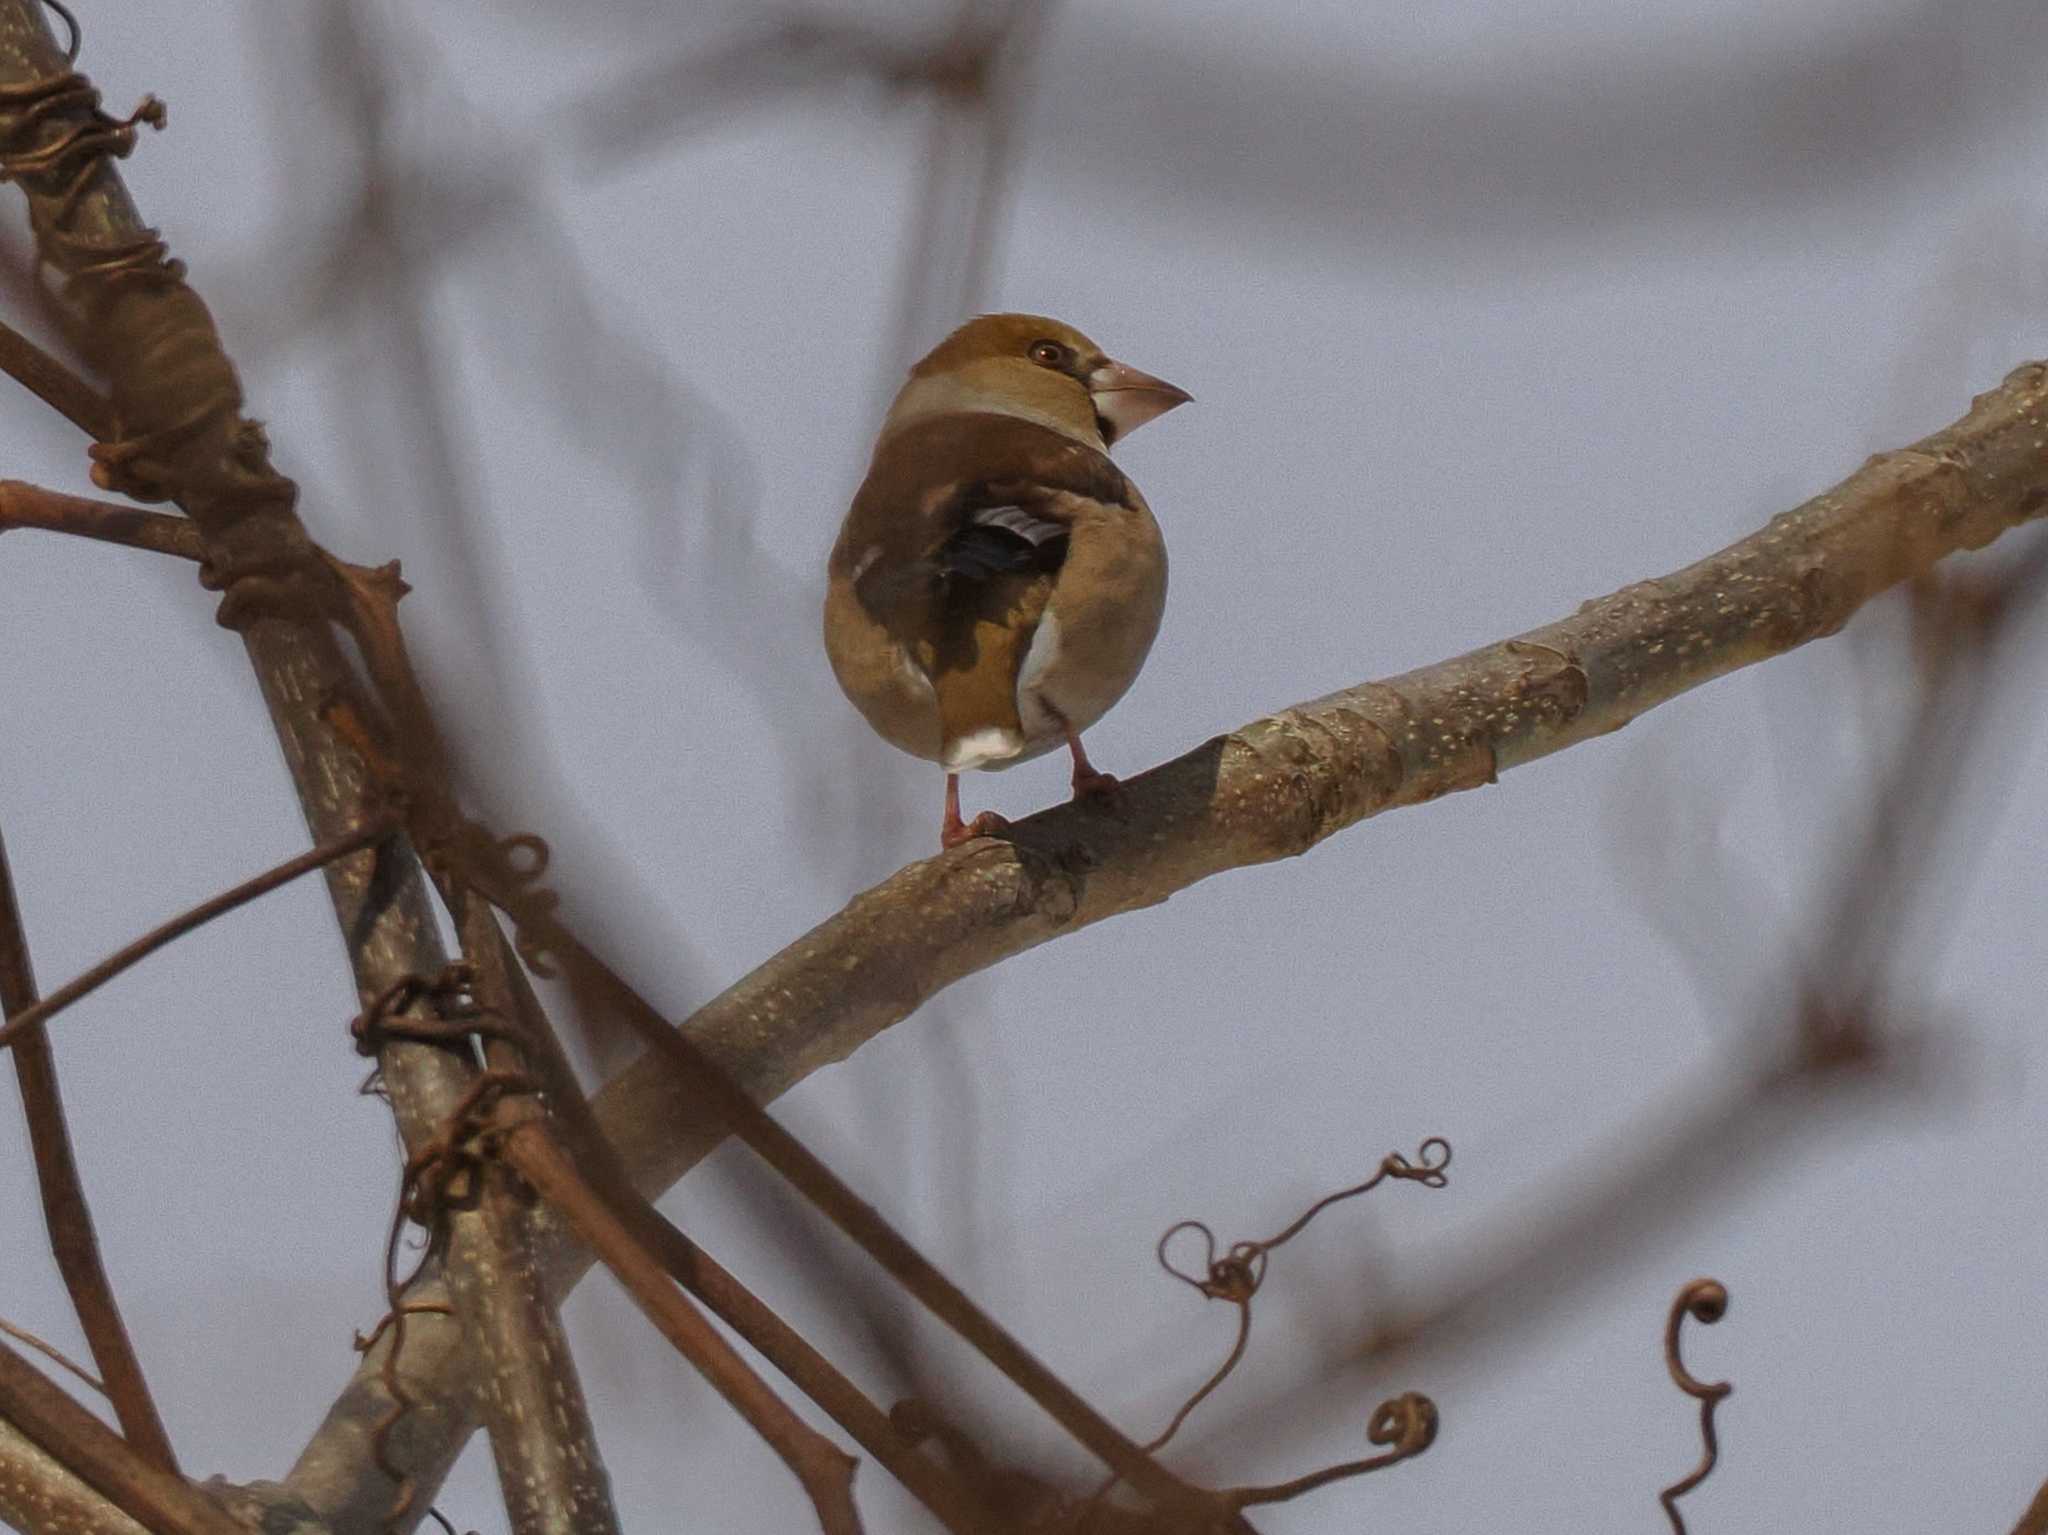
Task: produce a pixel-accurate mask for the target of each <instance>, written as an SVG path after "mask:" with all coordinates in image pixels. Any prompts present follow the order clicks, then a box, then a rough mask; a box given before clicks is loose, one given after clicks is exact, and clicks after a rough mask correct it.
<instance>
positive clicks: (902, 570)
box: [825, 314, 1189, 847]
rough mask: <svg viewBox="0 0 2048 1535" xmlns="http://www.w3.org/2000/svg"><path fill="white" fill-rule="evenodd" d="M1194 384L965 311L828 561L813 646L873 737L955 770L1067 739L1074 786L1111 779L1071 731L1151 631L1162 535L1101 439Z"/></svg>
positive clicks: (912, 393) (1025, 322)
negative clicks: (821, 640)
mask: <svg viewBox="0 0 2048 1535" xmlns="http://www.w3.org/2000/svg"><path fill="white" fill-rule="evenodd" d="M1188 398H1189V396H1188V395H1187V394H1186V393H1185V392H1184V391H1182V390H1180V389H1176V388H1175V387H1174V386H1173V385H1171V384H1169V383H1165V382H1163V381H1162V380H1160V379H1156V378H1153V377H1152V376H1151V375H1150V374H1146V373H1140V372H1139V371H1138V370H1137V369H1136V368H1133V367H1130V366H1128V365H1127V364H1124V363H1120V362H1116V361H1114V360H1112V359H1111V358H1108V357H1105V356H1104V355H1103V354H1102V349H1101V348H1100V347H1098V346H1096V344H1095V343H1094V342H1092V341H1090V340H1089V339H1088V338H1087V337H1086V336H1084V335H1082V334H1081V333H1080V332H1079V331H1077V330H1074V329H1073V328H1072V327H1070V326H1066V325H1062V324H1060V322H1059V321H1057V320H1048V319H1045V318H1044V317H1042V316H1040V315H1029V314H992V315H983V316H981V317H980V318H979V319H975V320H970V321H969V322H968V323H967V324H965V325H963V326H961V327H960V328H959V329H958V330H956V331H954V332H953V334H952V335H950V336H948V337H947V338H946V339H945V340H944V341H942V342H940V343H939V345H938V346H937V347H936V348H935V349H934V350H933V351H932V353H931V354H930V355H929V356H927V357H926V358H925V359H924V360H923V361H922V362H920V363H918V364H917V366H916V367H914V368H912V369H911V370H910V378H909V381H908V382H906V383H905V384H904V386H903V389H902V391H901V392H900V393H899V394H898V395H897V396H896V400H895V403H894V404H892V405H891V406H890V407H889V414H888V416H887V417H886V418H885V419H884V420H883V422H882V434H881V437H880V439H879V440H878V441H877V442H876V444H875V456H874V460H873V462H872V463H871V464H870V465H869V466H868V474H867V478H866V479H865V480H864V481H863V482H862V483H861V487H860V490H859V492H858V493H857V494H856V495H855V496H854V498H853V506H852V508H851V509H850V510H849V511H848V512H847V514H846V522H845V524H844V525H843V526H842V527H841V528H840V530H839V541H838V543H837V544H835V545H834V546H833V549H832V559H831V563H830V565H829V566H828V582H827V586H826V593H825V650H826V653H827V654H828V655H829V656H830V657H831V658H832V670H833V673H834V674H835V675H836V676H837V677H838V679H839V686H840V687H841V688H842V689H844V690H845V693H846V696H847V697H848V698H850V699H852V700H853V704H854V707H855V708H857V709H859V710H860V712H861V713H862V714H863V715H865V716H866V717H867V722H868V723H869V724H870V725H872V726H874V727H875V729H876V731H877V732H879V733H880V735H881V736H882V739H884V740H885V741H888V742H889V743H890V744H891V745H893V746H897V747H900V748H902V749H903V750H904V751H907V752H909V753H911V754H912V755H913V756H917V757H925V758H929V759H930V760H932V761H934V762H937V763H938V764H939V765H940V766H941V767H943V768H944V769H945V770H946V814H945V821H944V823H943V825H942V827H941V830H940V833H939V842H940V845H941V846H943V847H953V846H955V845H957V844H958V843H961V842H964V841H966V840H967V839H968V838H970V837H978V836H986V835H988V834H989V833H991V832H995V831H1000V830H1001V829H1002V828H1003V826H1004V824H1005V823H1004V821H1003V819H1002V817H1000V816H998V815H995V814H993V813H991V812H987V811H984V812H983V813H982V814H980V815H978V816H976V817H975V818H974V820H973V821H971V822H966V823H963V822H962V821H961V819H960V778H959V775H960V774H961V773H963V772H965V771H966V770H968V769H970V768H983V769H996V768H1006V767H1010V766H1011V765H1013V764H1015V763H1018V762H1022V761H1024V760H1025V759H1026V758H1029V757H1035V756H1037V755H1039V753H1041V752H1046V751H1050V750H1052V749H1053V748H1054V747H1056V746H1059V745H1060V744H1062V743H1065V745H1066V746H1067V748H1068V750H1070V751H1071V752H1072V753H1073V754H1074V792H1075V794H1076V795H1077V796H1079V795H1087V794H1100V793H1105V792H1107V791H1109V790H1111V789H1114V788H1115V786H1116V780H1115V779H1114V778H1112V777H1111V776H1110V775H1109V774H1107V773H1098V772H1096V771H1095V769H1094V768H1093V767H1092V766H1091V765H1090V764H1089V761H1088V756H1087V753H1085V752H1084V751H1082V749H1081V732H1082V731H1084V730H1086V729H1087V728H1088V727H1089V726H1090V725H1093V724H1094V723H1095V722H1096V721H1097V720H1098V719H1100V718H1101V717H1102V716H1103V713H1104V712H1105V711H1106V710H1107V709H1108V708H1109V706H1110V705H1111V704H1113V703H1115V702H1116V701H1117V699H1119V698H1121V697H1122V696H1123V693H1124V690H1125V689H1126V688H1128V687H1129V686H1130V685H1131V682H1132V680H1133V679H1134V678H1135V677H1136V676H1137V675H1138V668H1139V667H1140V666H1141V665H1142V664H1144V660H1145V652H1146V651H1148V650H1150V649H1151V648H1152V638H1153V636H1154V635H1155V634H1157V633H1158V632H1159V616H1160V612H1161V610H1162V608H1163V607H1164V605H1165V601H1166V545H1165V544H1164V542H1163V541H1162V540H1161V539H1160V536H1159V527H1158V524H1156V523H1155V522H1153V520H1152V513H1151V511H1150V510H1149V509H1148V508H1147V507H1146V505H1145V499H1144V497H1142V496H1140V495H1139V494H1138V491H1137V488H1136V487H1135V486H1133V485H1132V484H1131V482H1130V481H1129V480H1127V479H1125V478H1124V477H1123V475H1122V474H1121V473H1120V472H1119V471H1118V470H1117V468H1116V466H1115V465H1114V464H1112V463H1111V462H1110V461H1109V451H1108V450H1109V447H1110V445H1111V444H1112V443H1114V442H1116V441H1117V440H1118V439H1119V438H1121V437H1123V436H1124V435H1125V434H1126V433H1128V432H1132V431H1135V430H1137V428H1139V427H1141V426H1143V425H1144V424H1145V423H1146V422H1147V421H1150V420H1152V419H1153V417H1155V416H1159V415H1163V414H1164V413H1165V412H1167V411H1169V410H1171V409H1173V407H1174V406H1176V405H1179V404H1182V403H1184V402H1185V401H1186V400H1187V399H1188Z"/></svg>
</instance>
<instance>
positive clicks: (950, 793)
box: [939, 773, 1010, 848]
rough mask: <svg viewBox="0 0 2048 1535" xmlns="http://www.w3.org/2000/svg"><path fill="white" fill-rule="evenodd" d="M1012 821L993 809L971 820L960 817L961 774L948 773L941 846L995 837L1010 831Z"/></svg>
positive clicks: (940, 826)
mask: <svg viewBox="0 0 2048 1535" xmlns="http://www.w3.org/2000/svg"><path fill="white" fill-rule="evenodd" d="M1009 829H1010V823H1009V822H1008V821H1006V820H1005V819H1004V818H1003V817H1001V816H999V815H997V814H996V813H995V812H994V811H993V810H984V811H982V813H981V814H980V815H978V816H976V817H975V818H974V819H973V820H971V821H962V820H961V819H960V775H959V774H958V773H948V774H947V775H946V819H945V820H944V821H942V822H940V823H939V846H940V847H942V848H947V847H958V846H959V845H960V844H961V843H963V842H971V841H973V840H974V839H975V838H976V837H993V836H994V835H996V833H998V832H1004V831H1008V830H1009Z"/></svg>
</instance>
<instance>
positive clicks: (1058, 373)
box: [882, 314, 1193, 448]
mask: <svg viewBox="0 0 2048 1535" xmlns="http://www.w3.org/2000/svg"><path fill="white" fill-rule="evenodd" d="M1191 398H1193V396H1191V395H1190V394H1188V392H1187V391H1186V390H1184V389H1177V388H1175V387H1174V386H1173V385H1172V384H1169V383H1167V382H1166V381H1165V380H1164V379H1158V378H1154V377H1153V376H1152V375H1151V374H1149V373H1140V372H1139V371H1138V370H1137V369H1136V368H1133V367H1132V366H1130V364H1128V363H1121V362H1118V361H1117V360H1116V359H1115V358H1113V357H1109V356H1106V355H1104V353H1103V350H1102V348H1101V347H1099V346H1097V345H1096V344H1095V343H1094V342H1093V341H1090V340H1089V339H1088V338H1087V337H1086V336H1084V335H1082V334H1081V333H1080V332H1079V331H1077V330H1075V329H1074V327H1073V326H1071V325H1062V324H1061V323H1060V322H1059V321H1058V320H1051V319H1047V318H1046V317H1045V316H1044V315H1037V314H985V315H980V316H978V317H976V318H975V319H972V320H969V321H968V322H967V323H966V324H965V325H963V326H961V327H960V328H959V329H958V330H956V331H954V332H953V334H952V335H950V336H948V337H947V338H946V339H945V340H944V341H941V342H940V343H939V344H938V345H937V346H936V347H934V348H933V349H932V350H931V351H930V352H929V353H927V354H926V355H925V357H924V358H923V360H921V361H920V362H919V363H918V364H917V366H916V367H914V368H912V369H911V370H910V378H909V381H908V382H906V383H905V384H904V386H903V389H902V392H901V393H899V394H898V395H897V396H896V402H895V404H893V405H892V406H890V408H889V417H888V420H887V421H886V422H885V423H884V424H883V427H882V431H883V434H884V435H887V434H888V433H889V432H892V431H894V430H896V429H897V428H898V427H902V426H906V425H908V424H909V423H910V422H912V421H915V420H921V419H923V418H925V417H927V416H933V415H942V414H949V413H952V412H955V411H989V412H993V413H995V414H998V415H1006V416H1021V417H1023V418H1024V419H1026V420H1029V421H1036V422H1038V423H1040V424H1041V425H1044V426H1049V427H1051V428H1052V429H1053V430H1054V431H1057V432H1061V433H1064V434H1065V435H1066V436H1068V437H1072V438H1075V439H1076V440H1078V441H1080V442H1085V443H1087V444H1088V445H1089V446H1091V447H1099V448H1107V447H1109V445H1110V444H1111V443H1114V442H1117V441H1119V440H1120V439H1121V438H1123V437H1125V436H1128V435H1129V434H1130V433H1132V432H1134V431H1136V430H1137V429H1138V428H1139V427H1141V426H1143V425H1144V424H1145V423H1146V422H1147V421H1150V420H1152V419H1153V418H1155V417H1157V416H1163V415H1165V414H1166V412H1168V411H1169V410H1172V409H1173V407H1174V406H1176V405H1182V404H1185V403H1186V402H1187V401H1188V400H1190V399H1191Z"/></svg>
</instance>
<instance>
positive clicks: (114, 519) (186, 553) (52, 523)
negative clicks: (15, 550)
mask: <svg viewBox="0 0 2048 1535" xmlns="http://www.w3.org/2000/svg"><path fill="white" fill-rule="evenodd" d="M9 528H41V529H43V530H44V531H46V532H50V533H72V534H76V535H77V536H78V537H80V538H96V539H99V540H100V541H101V542H102V543H109V544H126V545H127V546H128V547H129V548H131V549H150V550H154V551H155V552H156V553H158V554H174V555H176V556H177V557H178V558H179V559H183V560H204V559H205V558H206V551H205V549H204V548H202V547H201V544H200V539H199V529H198V528H197V527H196V526H194V525H193V524H192V523H191V522H190V521H188V520H187V519H185V518H183V517H173V516H171V515H170V514H169V513H167V512H145V511H143V510H142V509H141V508H140V507H135V506H122V505H121V504H120V503H119V502H115V501H95V500H93V499H92V498H91V497H90V496H67V495H65V494H64V493H63V492H62V491H56V490H45V489H43V487H42V486H40V485H30V484H28V483H26V482H25V481H22V480H0V533H5V532H6V531H7V530H8V529H9Z"/></svg>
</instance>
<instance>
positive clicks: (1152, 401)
mask: <svg viewBox="0 0 2048 1535" xmlns="http://www.w3.org/2000/svg"><path fill="white" fill-rule="evenodd" d="M1088 396H1089V398H1090V399H1092V400H1094V402H1095V414H1096V415H1097V416H1098V417H1100V418H1101V421H1102V427H1103V432H1102V440H1103V441H1104V442H1105V443H1111V442H1115V441H1116V440H1117V439H1118V438H1120V437H1127V436H1129V435H1130V434H1131V433H1132V432H1135V431H1136V430H1137V429H1138V428H1139V427H1141V426H1143V425H1144V424H1145V423H1146V422H1147V421H1150V420H1152V419H1154V418H1155V417H1158V416H1163V415H1165V414H1166V413H1167V412H1168V411H1170V410H1172V409H1173V407H1174V406H1176V405H1185V404H1187V402H1188V401H1190V400H1192V399H1193V398H1194V396H1193V395H1191V394H1189V393H1188V392H1187V391H1186V390H1185V389H1181V388H1177V387H1176V386H1174V385H1172V384H1169V383H1167V381H1166V380H1165V379H1163V378H1154V377H1153V376H1152V375H1151V374H1149V373H1140V372H1139V371H1138V370H1137V369H1136V368H1134V367H1132V366H1131V365H1130V364H1129V363H1127V362H1105V363H1104V364H1103V365H1102V366H1101V367H1099V368H1097V369H1096V370H1095V371H1094V372H1092V373H1090V374H1089V375H1088Z"/></svg>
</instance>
